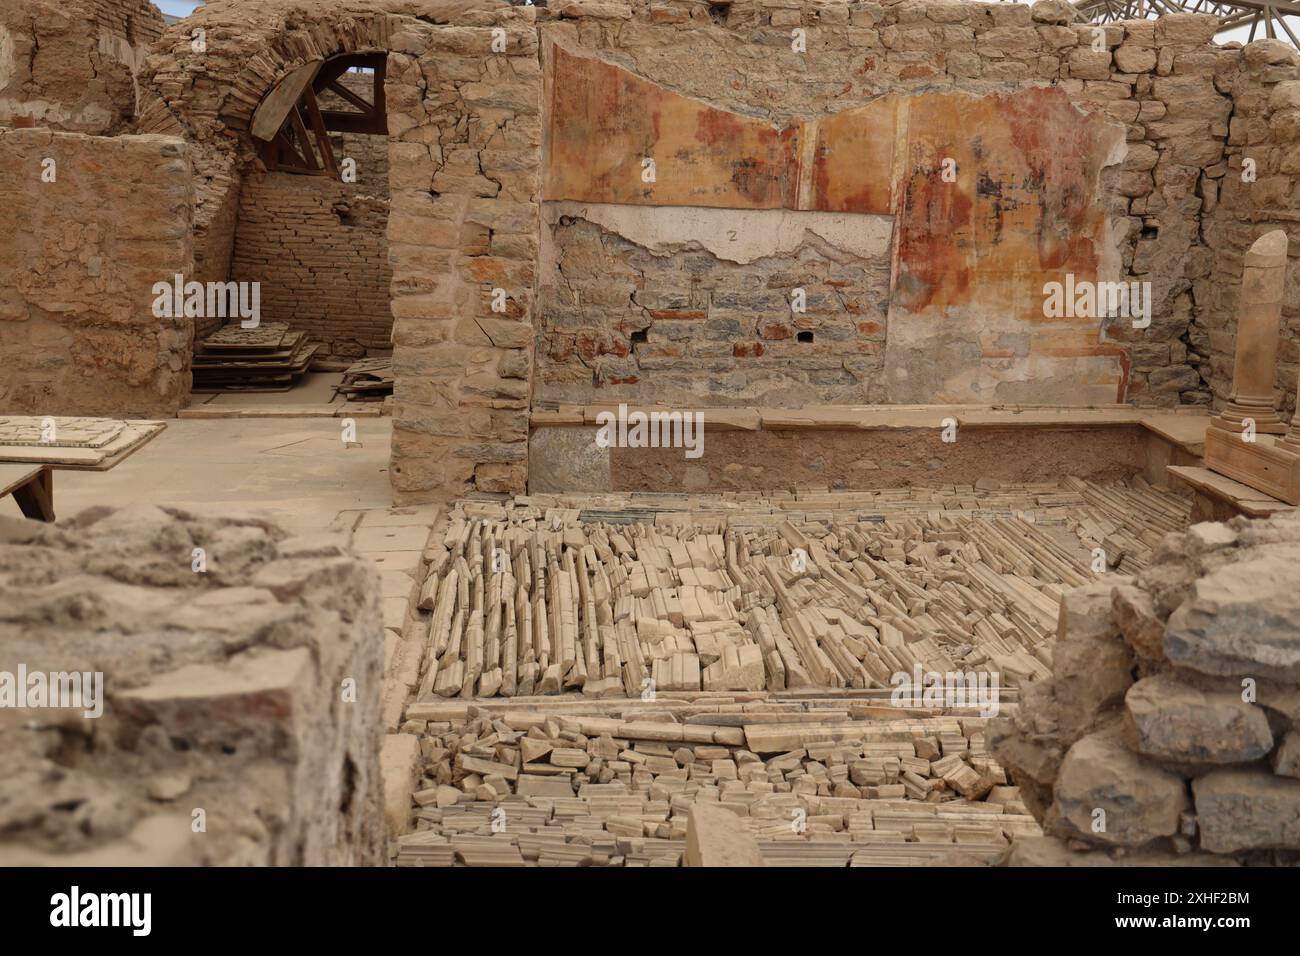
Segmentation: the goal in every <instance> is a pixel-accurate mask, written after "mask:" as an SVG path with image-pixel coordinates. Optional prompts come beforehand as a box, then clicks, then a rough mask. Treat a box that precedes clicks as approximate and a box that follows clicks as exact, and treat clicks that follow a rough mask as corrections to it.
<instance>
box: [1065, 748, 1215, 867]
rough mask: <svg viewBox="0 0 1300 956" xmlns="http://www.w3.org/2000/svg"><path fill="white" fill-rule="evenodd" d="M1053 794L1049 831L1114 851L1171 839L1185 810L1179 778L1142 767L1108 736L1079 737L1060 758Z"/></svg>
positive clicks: (1146, 765)
mask: <svg viewBox="0 0 1300 956" xmlns="http://www.w3.org/2000/svg"><path fill="white" fill-rule="evenodd" d="M1055 794H1056V803H1055V804H1054V805H1053V808H1052V811H1051V813H1049V815H1048V823H1049V828H1050V829H1056V828H1057V827H1058V826H1059V829H1060V830H1061V831H1062V835H1069V836H1077V837H1082V838H1084V839H1087V840H1092V841H1095V842H1099V843H1105V844H1111V845H1117V846H1141V845H1143V844H1145V843H1150V842H1151V841H1152V840H1156V839H1159V838H1161V837H1171V836H1173V835H1174V834H1175V833H1177V832H1178V828H1179V814H1181V813H1183V812H1184V811H1185V810H1187V809H1188V807H1189V803H1188V799H1187V788H1186V785H1185V784H1184V783H1183V780H1182V778H1180V777H1178V776H1176V775H1175V774H1172V773H1170V772H1168V771H1166V770H1162V769H1160V768H1159V767H1156V766H1153V765H1152V764H1149V763H1146V762H1145V761H1143V760H1142V759H1141V758H1140V757H1138V756H1136V755H1135V754H1133V753H1132V752H1131V751H1129V750H1128V749H1127V748H1126V747H1125V746H1124V745H1123V743H1122V742H1121V741H1120V740H1119V737H1118V735H1117V734H1114V733H1096V734H1092V735H1090V736H1087V737H1084V738H1083V739H1082V740H1080V741H1078V742H1077V743H1075V744H1074V746H1072V747H1071V748H1070V749H1069V750H1068V751H1067V752H1066V754H1065V759H1064V760H1063V761H1062V762H1061V772H1060V774H1059V776H1058V777H1057V779H1056V791H1055ZM1097 811H1103V812H1104V817H1102V816H1100V815H1098V814H1097ZM1052 824H1055V826H1052ZM1094 827H1096V829H1094Z"/></svg>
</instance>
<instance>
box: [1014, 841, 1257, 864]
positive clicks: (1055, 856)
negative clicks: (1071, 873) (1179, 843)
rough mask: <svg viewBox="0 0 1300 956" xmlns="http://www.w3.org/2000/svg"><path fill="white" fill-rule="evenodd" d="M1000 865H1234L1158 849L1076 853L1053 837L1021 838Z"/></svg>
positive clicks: (1216, 858) (1208, 855) (1200, 855)
mask: <svg viewBox="0 0 1300 956" xmlns="http://www.w3.org/2000/svg"><path fill="white" fill-rule="evenodd" d="M1002 865H1003V866H1040V867H1041V866H1160V867H1165V866H1192V867H1203V866H1220V867H1222V866H1236V865H1237V864H1236V863H1235V862H1234V861H1233V860H1232V859H1231V858H1230V857H1223V856H1215V855H1214V854H1211V853H1185V854H1182V855H1181V856H1172V855H1170V854H1168V853H1165V852H1162V851H1160V850H1148V849H1137V850H1126V851H1125V852H1124V854H1123V855H1122V856H1121V855H1118V854H1116V855H1114V856H1112V855H1111V854H1110V853H1109V852H1107V851H1106V850H1100V849H1098V850H1077V849H1071V848H1070V847H1068V846H1066V843H1065V841H1064V840H1061V839H1059V838H1057V837H1053V836H1041V837H1022V838H1020V839H1017V840H1016V841H1015V842H1014V843H1012V844H1011V847H1010V849H1008V850H1007V855H1006V857H1005V858H1004V859H1003V861H1002Z"/></svg>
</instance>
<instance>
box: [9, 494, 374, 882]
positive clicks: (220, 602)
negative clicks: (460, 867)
mask: <svg viewBox="0 0 1300 956" xmlns="http://www.w3.org/2000/svg"><path fill="white" fill-rule="evenodd" d="M195 549H202V550H203V559H204V560H205V562H206V563H205V565H204V566H203V567H204V570H202V571H196V570H195V567H196V565H195V562H196V561H197V560H198V558H197V557H196V554H195ZM378 578H379V575H378V572H377V571H376V569H375V567H374V566H373V565H372V564H371V563H370V562H368V561H365V560H363V559H360V558H357V557H354V556H353V554H352V552H351V548H350V546H349V545H348V542H347V541H346V540H345V539H343V538H341V537H338V536H335V535H330V534H320V535H313V536H309V537H297V538H295V537H288V536H287V535H286V534H285V532H283V531H281V530H280V529H278V528H277V527H275V526H274V525H273V524H270V523H268V522H266V521H264V520H262V519H258V518H253V517H239V516H229V515H227V516H222V517H220V518H216V517H203V516H200V515H196V514H192V513H189V512H184V511H180V510H176V509H165V510H164V509H159V508H154V507H150V506H133V507H129V508H122V509H118V510H114V509H111V508H92V509H89V510H87V511H84V512H82V513H81V514H80V515H78V516H76V517H75V518H72V519H70V520H67V521H63V522H60V523H58V524H55V525H45V524H41V523H38V522H35V521H25V520H19V519H13V518H5V519H0V672H5V673H6V674H7V675H15V674H16V673H17V669H18V667H19V666H23V667H25V668H26V672H27V674H28V675H31V674H34V673H45V674H48V673H50V672H68V671H78V672H85V673H91V674H93V673H95V672H101V673H102V675H103V678H102V685H101V686H102V689H103V696H102V697H100V698H99V700H100V703H101V704H102V714H101V716H99V717H97V718H86V717H85V716H84V713H85V708H67V709H37V708H34V707H28V708H24V709H19V710H11V709H4V710H0V721H3V722H4V724H3V726H0V759H3V761H4V767H5V773H4V774H3V775H0V863H2V864H4V865H32V864H47V865H48V864H62V865H89V864H99V865H104V864H108V865H153V866H159V865H182V864H210V865H281V866H320V865H381V864H382V863H383V862H384V861H385V859H386V854H385V844H386V831H385V828H384V823H383V811H382V802H383V796H382V792H381V791H382V784H381V777H380V773H379V749H380V744H381V736H382V731H381V728H380V721H379V702H380V691H381V687H380V684H381V681H382V671H381V661H382V655H383V637H382V633H383V630H382V624H381V620H380V613H379V593H380V587H379V580H378ZM83 702H85V701H84V698H83ZM89 703H91V704H93V700H92V701H90V702H89ZM91 709H92V711H93V707H92V708H91ZM199 811H201V812H199Z"/></svg>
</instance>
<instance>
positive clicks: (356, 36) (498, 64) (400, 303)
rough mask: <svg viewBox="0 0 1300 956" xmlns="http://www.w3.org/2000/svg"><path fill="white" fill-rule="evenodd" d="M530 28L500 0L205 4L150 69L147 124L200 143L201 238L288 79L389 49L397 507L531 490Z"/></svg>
mask: <svg viewBox="0 0 1300 956" xmlns="http://www.w3.org/2000/svg"><path fill="white" fill-rule="evenodd" d="M416 15H418V16H419V18H420V19H416V18H415V16H416ZM536 15H537V10H536V9H535V8H531V7H524V8H512V7H510V6H509V5H508V4H506V3H504V2H492V0H480V2H472V0H471V2H454V0H453V2H420V3H414V2H404V0H361V2H358V3H351V4H349V5H348V11H347V12H346V13H344V12H341V11H340V10H338V9H335V8H332V7H328V6H312V5H308V6H304V5H302V4H298V3H294V2H280V0H266V2H262V3H256V4H228V5H222V4H212V5H209V6H205V7H204V8H202V9H200V10H198V11H197V12H196V14H195V15H194V16H193V17H191V18H189V19H188V20H187V21H186V22H185V23H183V24H181V25H179V26H177V27H175V28H173V29H172V30H169V31H168V32H167V33H166V34H165V35H164V37H163V39H162V40H161V41H160V42H159V44H157V45H156V46H155V48H154V53H153V56H152V57H151V61H150V80H151V82H150V95H149V97H148V101H147V103H146V105H145V107H144V110H143V112H142V115H141V118H140V122H139V128H140V129H141V130H149V131H168V130H170V131H174V132H181V133H182V134H183V135H186V136H187V137H190V138H192V139H194V140H195V141H196V150H195V168H196V178H197V180H198V182H197V185H196V191H197V194H198V198H199V204H198V206H197V208H196V240H198V239H201V238H202V237H204V235H205V234H206V232H207V231H208V230H209V229H210V227H211V223H212V222H213V214H214V213H215V211H216V210H217V209H219V208H222V199H221V197H222V196H223V195H224V194H225V193H226V192H227V191H228V190H229V189H230V188H233V183H234V182H235V181H237V180H238V178H239V177H240V176H241V175H242V174H243V173H244V171H246V170H250V169H252V168H253V165H254V155H255V146H254V143H253V142H252V139H251V137H250V136H249V134H248V132H247V131H248V128H249V123H250V120H251V116H252V113H253V110H254V109H255V108H256V106H257V104H258V103H259V102H260V101H261V99H262V97H263V96H264V95H265V94H266V92H267V91H268V90H270V89H271V88H273V87H274V85H275V83H276V82H277V81H278V80H279V79H280V78H281V77H283V76H284V75H285V74H287V73H288V72H289V71H290V70H292V69H294V68H296V67H297V66H300V65H301V64H303V63H305V62H308V61H310V60H315V59H324V58H327V57H331V56H335V55H339V54H343V53H360V52H381V51H388V52H389V53H390V58H389V62H388V68H387V82H386V86H385V97H386V100H387V107H388V127H389V166H390V169H391V176H390V184H389V185H390V213H389V220H388V236H387V238H388V244H389V256H390V261H391V263H392V267H393V280H392V286H391V290H392V314H393V317H394V330H393V336H394V343H395V347H396V355H395V365H394V370H395V374H396V379H397V381H396V390H395V398H396V403H395V408H394V431H393V465H392V468H391V475H392V478H393V487H394V492H395V495H396V497H397V498H398V499H399V500H412V499H415V498H428V497H431V496H436V495H439V494H460V493H462V492H464V491H469V490H474V489H478V490H483V491H521V490H523V488H524V483H525V480H526V473H527V466H526V462H527V436H528V399H529V377H530V372H531V358H532V355H531V353H532V301H533V298H534V293H533V289H534V285H535V276H534V272H535V261H536V255H537V230H538V224H537V223H538V207H537V194H538V176H539V171H540V143H541V120H540V106H541V75H540V70H539V67H538V55H537V34H536V30H535V27H534V26H533V23H534V21H535V18H536ZM494 28H496V30H495V31H494ZM197 29H202V30H204V35H205V47H204V50H203V52H201V53H200V52H197V51H196V50H195V49H194V48H193V44H192V40H191V36H192V34H193V32H194V31H195V30H197ZM502 40H503V41H504V47H503V48H502V49H500V50H499V51H498V50H495V49H494V44H495V43H498V42H500V41H502ZM199 66H202V69H201V70H199V69H197V67H199ZM202 76H220V77H223V80H222V81H221V82H219V83H215V84H212V83H208V82H206V81H204V80H201V79H200V77H202ZM245 188H247V187H245ZM498 288H500V289H504V290H505V291H504V294H503V296H500V297H497V296H494V294H493V293H494V290H495V289H498ZM494 302H497V303H498V304H499V307H500V308H504V311H494V310H493V303H494Z"/></svg>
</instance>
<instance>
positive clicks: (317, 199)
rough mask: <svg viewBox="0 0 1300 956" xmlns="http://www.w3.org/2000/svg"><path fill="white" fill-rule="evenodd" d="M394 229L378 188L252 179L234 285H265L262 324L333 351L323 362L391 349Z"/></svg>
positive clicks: (279, 175) (294, 178)
mask: <svg viewBox="0 0 1300 956" xmlns="http://www.w3.org/2000/svg"><path fill="white" fill-rule="evenodd" d="M358 138H359V139H366V138H369V137H358ZM380 142H381V143H383V145H384V146H385V154H386V152H387V149H386V146H387V144H386V143H384V142H383V140H381V141H380ZM340 158H341V154H340ZM385 173H386V170H385ZM387 227H388V202H387V200H386V199H385V198H384V197H383V196H382V195H380V196H376V195H374V194H373V191H372V190H371V188H370V187H369V185H368V184H363V183H355V184H352V183H343V182H339V181H338V180H336V179H332V178H330V177H326V176H300V175H294V174H292V173H283V172H276V173H251V174H249V176H248V177H247V178H246V179H245V180H244V184H243V189H242V191H241V193H240V203H239V216H238V223H237V226H236V230H235V245H234V253H233V256H232V259H231V263H230V278H231V279H232V280H236V281H241V282H258V283H260V284H261V296H262V320H263V321H266V322H285V323H287V324H288V325H289V327H290V328H292V329H295V330H301V331H304V332H306V333H307V335H308V337H309V338H310V339H311V340H312V341H315V342H321V343H323V344H324V345H325V349H324V351H323V352H322V353H320V357H321V358H325V357H329V356H333V357H338V358H357V357H360V356H362V355H364V354H366V351H367V350H369V349H387V348H390V347H391V346H390V342H389V337H390V336H391V334H392V326H393V314H392V310H391V309H390V308H389V297H390V295H391V291H390V285H391V283H392V267H391V266H390V265H389V262H388V241H387V235H386V231H387Z"/></svg>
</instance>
